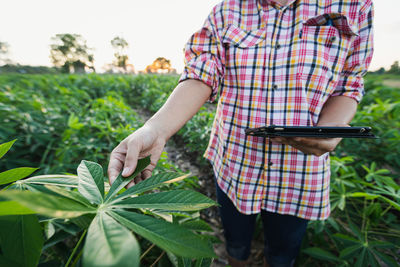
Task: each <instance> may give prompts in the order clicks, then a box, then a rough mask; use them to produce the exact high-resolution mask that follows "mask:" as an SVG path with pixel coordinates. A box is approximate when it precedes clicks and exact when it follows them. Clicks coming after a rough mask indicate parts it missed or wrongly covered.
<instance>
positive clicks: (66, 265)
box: [65, 229, 87, 267]
mask: <svg viewBox="0 0 400 267" xmlns="http://www.w3.org/2000/svg"><path fill="white" fill-rule="evenodd" d="M86 233H87V229H85V231H83V233H82V235H81V237H80V238H79V241H78V243H76V245H75V247H74V250H73V251H72V253H71V255H70V256H69V258H68V261H67V263H66V264H65V267H68V266H69V264H70V262H71V260H72V258H73V257H74V255H75V253H76V251H77V250H78V248H79V246H80V244H81V243H82V240H83V238H84V237H85V235H86Z"/></svg>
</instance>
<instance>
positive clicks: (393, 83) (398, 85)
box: [383, 79, 400, 88]
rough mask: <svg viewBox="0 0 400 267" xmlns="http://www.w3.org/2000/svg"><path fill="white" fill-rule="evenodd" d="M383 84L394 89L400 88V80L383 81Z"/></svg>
mask: <svg viewBox="0 0 400 267" xmlns="http://www.w3.org/2000/svg"><path fill="white" fill-rule="evenodd" d="M383 84H384V85H386V86H390V87H394V88H400V80H395V79H393V80H385V81H383Z"/></svg>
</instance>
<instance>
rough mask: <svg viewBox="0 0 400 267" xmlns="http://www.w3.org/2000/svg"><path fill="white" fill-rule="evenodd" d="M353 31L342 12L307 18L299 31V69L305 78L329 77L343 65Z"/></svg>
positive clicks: (353, 34)
mask: <svg viewBox="0 0 400 267" xmlns="http://www.w3.org/2000/svg"><path fill="white" fill-rule="evenodd" d="M356 35H357V32H356V31H355V30H354V27H353V26H352V25H351V24H350V23H349V21H348V19H347V17H346V16H345V15H341V14H336V13H331V14H324V15H320V16H317V17H313V18H310V19H308V20H307V21H306V22H305V23H304V24H303V28H302V30H301V31H300V42H299V44H300V47H299V51H300V53H299V58H298V66H299V68H298V70H299V73H300V74H301V75H302V76H303V77H306V78H311V77H310V75H311V76H321V75H325V76H326V75H328V77H331V75H332V74H333V73H335V72H337V71H338V70H340V69H341V67H343V65H344V63H345V59H346V56H347V53H348V51H349V46H350V42H351V40H352V37H353V36H356Z"/></svg>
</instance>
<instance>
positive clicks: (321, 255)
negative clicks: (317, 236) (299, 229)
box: [303, 247, 340, 262]
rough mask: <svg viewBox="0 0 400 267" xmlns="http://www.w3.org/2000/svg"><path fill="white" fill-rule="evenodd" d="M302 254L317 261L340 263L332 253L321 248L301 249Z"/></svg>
mask: <svg viewBox="0 0 400 267" xmlns="http://www.w3.org/2000/svg"><path fill="white" fill-rule="evenodd" d="M303 252H304V253H306V254H308V255H310V256H312V257H314V258H317V259H321V260H325V261H330V262H337V261H340V260H339V258H338V257H336V256H335V255H333V254H332V253H330V252H328V251H326V250H323V249H321V248H317V247H309V248H306V249H303Z"/></svg>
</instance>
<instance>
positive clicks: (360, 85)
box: [332, 0, 374, 102]
mask: <svg viewBox="0 0 400 267" xmlns="http://www.w3.org/2000/svg"><path fill="white" fill-rule="evenodd" d="M373 17H374V10H373V4H372V0H366V1H365V2H364V4H363V6H362V7H361V9H360V16H359V23H358V25H359V35H358V36H357V37H356V38H354V41H353V42H352V44H351V47H350V50H349V54H348V56H347V58H346V62H345V65H344V67H343V71H342V73H341V75H340V78H339V81H338V83H337V86H336V88H335V90H334V92H333V94H332V96H340V95H343V96H348V97H350V98H353V99H354V100H356V101H357V102H360V101H361V99H362V97H363V95H364V93H365V92H364V79H363V76H364V75H365V74H366V73H367V70H368V67H369V65H370V63H371V60H372V54H373Z"/></svg>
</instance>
